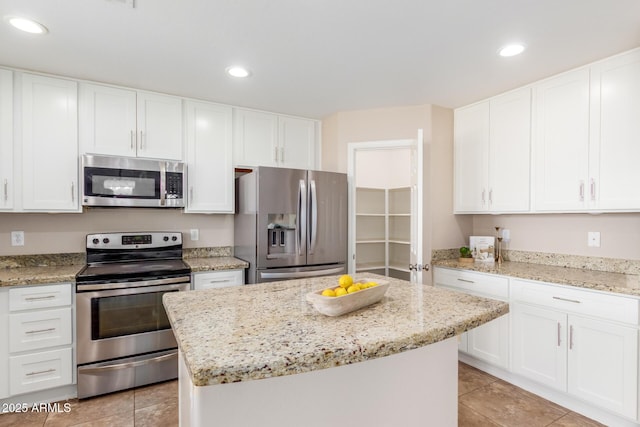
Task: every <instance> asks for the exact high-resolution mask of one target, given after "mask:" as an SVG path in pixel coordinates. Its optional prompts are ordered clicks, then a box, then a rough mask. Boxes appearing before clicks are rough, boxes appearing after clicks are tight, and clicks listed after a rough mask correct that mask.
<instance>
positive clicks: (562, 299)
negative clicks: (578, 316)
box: [553, 297, 580, 304]
mask: <svg viewBox="0 0 640 427" xmlns="http://www.w3.org/2000/svg"><path fill="white" fill-rule="evenodd" d="M553 299H557V300H560V301H566V302H572V303H575V304H580V301H578V300H577V299H569V298H562V297H553Z"/></svg>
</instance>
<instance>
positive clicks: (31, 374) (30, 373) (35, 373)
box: [26, 368, 56, 377]
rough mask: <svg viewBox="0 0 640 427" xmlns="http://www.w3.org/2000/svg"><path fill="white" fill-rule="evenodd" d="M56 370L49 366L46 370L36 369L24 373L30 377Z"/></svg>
mask: <svg viewBox="0 0 640 427" xmlns="http://www.w3.org/2000/svg"><path fill="white" fill-rule="evenodd" d="M55 371H56V370H55V369H53V368H51V369H47V370H46V371H36V372H29V373H28V374H26V375H27V376H28V377H32V376H34V375H40V374H48V373H51V372H55Z"/></svg>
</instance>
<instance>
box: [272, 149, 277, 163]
mask: <svg viewBox="0 0 640 427" xmlns="http://www.w3.org/2000/svg"><path fill="white" fill-rule="evenodd" d="M273 157H274V158H275V160H276V163H277V162H278V147H273Z"/></svg>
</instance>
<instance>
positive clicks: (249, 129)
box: [233, 109, 278, 166]
mask: <svg viewBox="0 0 640 427" xmlns="http://www.w3.org/2000/svg"><path fill="white" fill-rule="evenodd" d="M233 114H234V115H233V123H234V125H233V129H234V133H233V163H234V164H235V165H239V166H277V162H276V159H277V157H276V156H277V151H278V116H277V115H275V114H270V113H262V112H259V111H251V110H242V109H235V110H234V112H233Z"/></svg>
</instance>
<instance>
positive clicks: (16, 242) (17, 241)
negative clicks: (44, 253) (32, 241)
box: [11, 231, 24, 246]
mask: <svg viewBox="0 0 640 427" xmlns="http://www.w3.org/2000/svg"><path fill="white" fill-rule="evenodd" d="M11 246H24V231H12V232H11Z"/></svg>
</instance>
